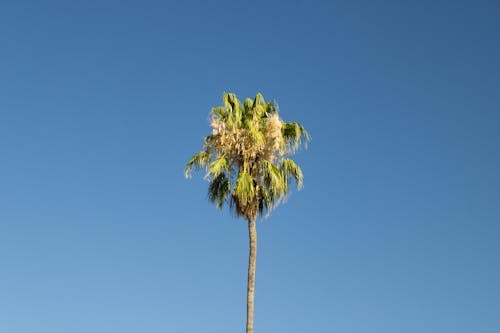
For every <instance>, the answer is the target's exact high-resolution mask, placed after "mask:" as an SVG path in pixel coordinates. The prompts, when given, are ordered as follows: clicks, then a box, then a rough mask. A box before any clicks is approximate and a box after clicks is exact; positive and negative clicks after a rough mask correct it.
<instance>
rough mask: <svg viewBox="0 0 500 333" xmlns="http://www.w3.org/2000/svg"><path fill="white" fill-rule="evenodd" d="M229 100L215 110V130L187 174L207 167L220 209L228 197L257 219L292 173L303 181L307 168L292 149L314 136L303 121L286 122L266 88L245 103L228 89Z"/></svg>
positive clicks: (213, 197)
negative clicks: (265, 93) (266, 94)
mask: <svg viewBox="0 0 500 333" xmlns="http://www.w3.org/2000/svg"><path fill="white" fill-rule="evenodd" d="M223 102H224V104H223V105H221V106H217V107H214V108H213V109H212V110H211V112H210V119H211V127H212V134H211V135H209V136H207V137H206V138H205V143H204V149H203V150H202V151H201V152H199V153H198V154H195V155H194V156H193V157H192V158H191V159H190V160H189V162H188V163H187V165H186V170H185V174H186V177H189V176H190V174H191V170H192V169H200V168H206V169H207V175H206V178H207V179H208V180H209V182H210V185H209V188H208V198H209V200H210V201H211V202H214V203H215V204H216V205H217V207H218V208H219V209H220V208H222V206H223V205H224V203H225V202H226V203H228V204H229V206H230V207H231V208H232V209H233V210H234V211H235V212H236V214H237V215H238V216H243V217H245V218H247V219H248V220H250V219H255V218H256V216H257V214H260V215H264V214H266V213H268V212H270V211H271V210H272V209H273V208H274V207H276V205H277V204H279V203H280V202H281V201H282V200H283V199H284V198H285V197H286V195H287V193H288V191H289V181H290V180H291V179H293V180H294V181H295V183H296V185H297V187H298V188H299V189H300V188H301V187H302V170H301V169H300V167H299V166H298V165H297V164H296V163H295V162H294V161H293V160H291V159H290V158H289V155H291V154H292V153H294V152H295V151H296V150H297V149H298V148H299V147H300V146H301V144H302V143H305V142H307V141H308V140H309V136H308V134H307V132H306V130H305V129H304V127H303V126H302V125H300V124H298V123H295V122H290V123H287V122H284V121H283V120H282V119H281V118H280V117H279V115H278V107H277V105H276V103H274V102H269V101H267V102H266V101H265V100H264V97H263V96H262V95H261V94H260V93H259V94H257V95H256V96H255V98H254V99H253V100H252V99H250V98H247V99H246V100H245V102H244V103H241V102H240V101H239V100H238V98H237V97H236V95H234V94H232V93H225V94H224V97H223Z"/></svg>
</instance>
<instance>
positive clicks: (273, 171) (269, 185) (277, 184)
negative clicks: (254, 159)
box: [262, 160, 288, 200]
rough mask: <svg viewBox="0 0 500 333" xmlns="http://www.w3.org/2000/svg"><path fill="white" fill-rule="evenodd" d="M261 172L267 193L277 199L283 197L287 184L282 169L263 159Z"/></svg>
mask: <svg viewBox="0 0 500 333" xmlns="http://www.w3.org/2000/svg"><path fill="white" fill-rule="evenodd" d="M262 173H263V176H264V177H263V180H264V185H265V187H266V189H267V191H268V192H269V195H270V196H271V197H272V198H273V199H277V200H279V199H280V198H282V197H284V196H285V194H286V192H287V190H288V186H287V185H288V184H287V178H286V177H285V175H284V173H283V171H282V170H281V169H280V168H278V167H277V166H276V165H274V164H273V163H271V162H269V161H267V160H264V161H262Z"/></svg>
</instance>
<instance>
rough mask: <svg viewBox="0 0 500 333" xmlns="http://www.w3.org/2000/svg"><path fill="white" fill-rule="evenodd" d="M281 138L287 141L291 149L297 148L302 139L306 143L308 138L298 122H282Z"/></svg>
mask: <svg viewBox="0 0 500 333" xmlns="http://www.w3.org/2000/svg"><path fill="white" fill-rule="evenodd" d="M282 134H283V139H284V140H285V142H287V143H288V145H289V147H290V149H291V150H292V151H295V150H297V149H298V148H299V147H300V145H301V144H302V142H303V141H305V143H307V142H308V141H309V139H310V137H309V134H308V133H307V131H306V129H305V128H304V127H303V126H302V125H300V124H299V123H295V122H291V123H284V124H283V128H282Z"/></svg>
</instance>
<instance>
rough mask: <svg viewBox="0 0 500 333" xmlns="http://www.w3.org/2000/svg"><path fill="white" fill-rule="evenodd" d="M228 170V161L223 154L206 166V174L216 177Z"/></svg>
mask: <svg viewBox="0 0 500 333" xmlns="http://www.w3.org/2000/svg"><path fill="white" fill-rule="evenodd" d="M228 171H229V162H228V160H227V159H226V158H225V157H224V156H222V157H219V158H218V159H216V160H215V161H213V162H212V163H211V164H210V166H209V168H208V175H210V176H212V177H217V176H218V175H219V174H221V173H223V172H228Z"/></svg>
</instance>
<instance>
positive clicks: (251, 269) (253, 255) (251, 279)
mask: <svg viewBox="0 0 500 333" xmlns="http://www.w3.org/2000/svg"><path fill="white" fill-rule="evenodd" d="M248 236H249V238H250V252H249V255H248V287H247V333H253V308H254V306H253V304H254V297H255V264H256V262H257V228H256V225H255V217H254V218H251V219H248Z"/></svg>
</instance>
